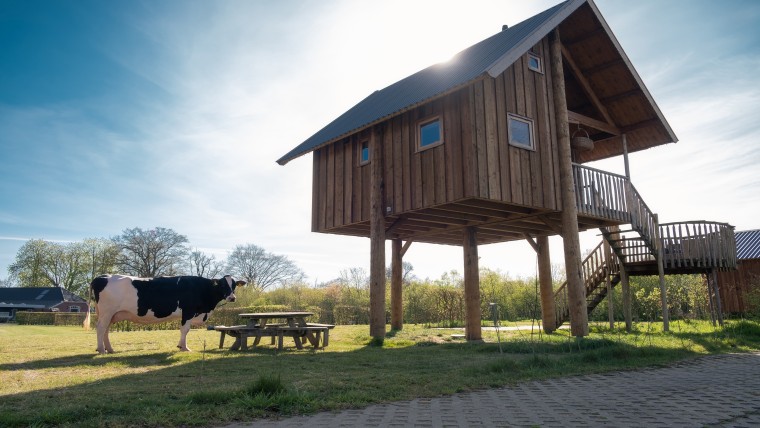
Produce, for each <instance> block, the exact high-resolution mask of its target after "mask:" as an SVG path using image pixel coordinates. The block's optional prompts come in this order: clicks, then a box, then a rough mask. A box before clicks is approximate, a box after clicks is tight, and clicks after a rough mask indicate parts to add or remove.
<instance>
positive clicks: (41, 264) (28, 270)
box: [8, 239, 52, 287]
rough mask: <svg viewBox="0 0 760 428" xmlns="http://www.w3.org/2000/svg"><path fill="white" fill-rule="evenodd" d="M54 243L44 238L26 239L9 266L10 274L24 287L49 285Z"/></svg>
mask: <svg viewBox="0 0 760 428" xmlns="http://www.w3.org/2000/svg"><path fill="white" fill-rule="evenodd" d="M51 245H52V243H50V242H47V241H43V240H42V239H30V240H29V241H26V243H24V245H22V246H21V248H19V249H18V252H17V253H16V260H15V261H14V262H13V263H12V264H11V265H10V266H9V267H8V274H10V276H11V277H12V278H14V279H15V280H16V281H17V282H18V284H19V285H20V286H22V287H49V286H51V285H52V283H51V281H50V278H48V275H47V274H46V267H45V266H46V264H48V262H49V258H50V253H51Z"/></svg>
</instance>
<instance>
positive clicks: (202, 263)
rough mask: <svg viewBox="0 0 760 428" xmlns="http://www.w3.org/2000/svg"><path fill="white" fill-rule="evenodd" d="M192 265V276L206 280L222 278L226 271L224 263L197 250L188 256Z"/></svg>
mask: <svg viewBox="0 0 760 428" xmlns="http://www.w3.org/2000/svg"><path fill="white" fill-rule="evenodd" d="M188 264H189V265H190V271H189V273H190V275H194V276H202V277H204V278H216V277H218V276H221V273H222V272H223V271H224V263H223V262H221V261H219V260H217V259H216V257H215V256H214V255H213V254H212V255H208V254H206V253H204V252H201V251H198V250H195V251H193V252H191V253H190V255H189V256H188Z"/></svg>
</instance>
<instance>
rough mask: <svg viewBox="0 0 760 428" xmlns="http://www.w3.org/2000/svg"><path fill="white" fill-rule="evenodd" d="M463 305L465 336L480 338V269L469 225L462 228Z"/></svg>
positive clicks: (475, 232) (473, 233)
mask: <svg viewBox="0 0 760 428" xmlns="http://www.w3.org/2000/svg"><path fill="white" fill-rule="evenodd" d="M463 250H464V305H465V332H464V333H465V338H466V339H467V340H469V341H473V340H482V335H481V329H480V269H479V267H478V266H479V265H478V239H477V231H476V229H475V228H474V227H472V226H469V227H467V228H465V230H464V242H463Z"/></svg>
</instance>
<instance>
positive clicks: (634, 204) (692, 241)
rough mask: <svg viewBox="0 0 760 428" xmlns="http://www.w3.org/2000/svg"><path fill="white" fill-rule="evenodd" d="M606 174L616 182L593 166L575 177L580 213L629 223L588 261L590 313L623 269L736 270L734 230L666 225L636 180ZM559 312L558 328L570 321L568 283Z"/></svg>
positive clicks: (558, 297)
mask: <svg viewBox="0 0 760 428" xmlns="http://www.w3.org/2000/svg"><path fill="white" fill-rule="evenodd" d="M606 174H607V175H609V176H610V177H611V178H610V177H607V176H605V173H604V172H603V171H599V170H594V169H591V168H587V167H583V168H581V167H577V168H576V173H575V180H576V188H577V191H576V197H577V204H578V207H579V212H584V213H585V214H592V215H604V216H606V217H608V218H609V217H611V216H614V218H616V219H618V220H619V221H621V223H623V224H626V223H627V226H623V230H621V229H619V228H618V227H617V226H614V227H603V228H600V231H601V234H602V237H603V239H602V242H600V243H599V245H597V246H596V248H594V249H593V250H592V251H591V252H590V253H589V255H588V256H587V257H586V258H585V259H584V260H583V263H582V265H581V272H582V274H583V282H584V285H585V290H586V305H587V308H588V313H589V314H590V313H591V312H592V311H593V310H594V308H596V307H597V306H598V305H599V303H600V302H602V301H603V300H604V299H605V298H606V297H607V294H608V292H609V290H611V289H612V288H613V287H615V285H617V284H618V283H619V282H620V266H621V264H622V265H623V266H625V269H626V272H628V274H629V275H652V274H654V275H656V274H657V272H658V267H657V258H658V256H659V257H661V258H662V262H663V270H664V273H670V274H683V273H699V272H707V271H710V270H713V269H731V268H735V267H736V240H735V238H734V232H733V227H732V226H730V225H728V224H726V223H716V222H708V221H690V222H680V223H668V224H662V225H660V224H658V222H657V216H656V215H655V214H654V213H653V212H652V210H651V209H650V208H649V206H648V205H647V204H646V203H645V202H644V200H643V199H642V198H641V195H640V194H639V192H638V191H637V190H636V188H635V187H634V186H633V184H631V182H630V180H628V179H626V178H625V177H622V176H614V175H611V174H609V173H606ZM625 234H629V235H628V237H626V235H625ZM630 235H633V236H632V237H631V236H630ZM658 253H659V254H658ZM608 281H609V282H608ZM608 284H609V285H608ZM554 307H555V311H556V314H555V320H556V325H555V326H554V328H555V329H556V328H559V327H560V326H561V325H562V324H564V323H565V322H567V321H568V320H569V318H570V310H569V306H568V296H567V282H565V283H563V284H562V285H561V286H560V287H559V288H558V289H557V290H556V291H555V293H554Z"/></svg>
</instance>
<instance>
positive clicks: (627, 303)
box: [620, 262, 633, 333]
mask: <svg viewBox="0 0 760 428" xmlns="http://www.w3.org/2000/svg"><path fill="white" fill-rule="evenodd" d="M620 286H621V288H622V293H623V317H624V318H625V331H627V332H628V333H630V332H631V330H633V316H632V315H631V284H630V283H629V282H628V271H626V270H625V265H624V264H623V262H620Z"/></svg>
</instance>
